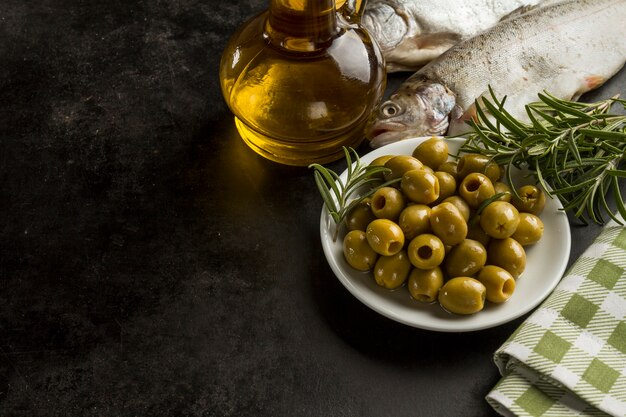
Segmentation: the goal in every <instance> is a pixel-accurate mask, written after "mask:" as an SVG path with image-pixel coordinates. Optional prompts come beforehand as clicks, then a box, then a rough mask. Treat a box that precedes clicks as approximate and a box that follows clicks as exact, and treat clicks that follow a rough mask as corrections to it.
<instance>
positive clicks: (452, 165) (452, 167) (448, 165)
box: [437, 161, 459, 181]
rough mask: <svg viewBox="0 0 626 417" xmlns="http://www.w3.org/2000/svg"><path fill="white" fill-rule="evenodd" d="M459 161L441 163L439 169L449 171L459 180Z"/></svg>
mask: <svg viewBox="0 0 626 417" xmlns="http://www.w3.org/2000/svg"><path fill="white" fill-rule="evenodd" d="M457 164H458V163H457V161H446V162H444V163H443V164H441V165H439V167H438V168H437V171H441V172H447V173H448V174H450V175H452V176H453V177H454V179H455V180H457V181H458V180H459V173H458V172H457Z"/></svg>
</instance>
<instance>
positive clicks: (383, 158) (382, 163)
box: [369, 155, 395, 180]
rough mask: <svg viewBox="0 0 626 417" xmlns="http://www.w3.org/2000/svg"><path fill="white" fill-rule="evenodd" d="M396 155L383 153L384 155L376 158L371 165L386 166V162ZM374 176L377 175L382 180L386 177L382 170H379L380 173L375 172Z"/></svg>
mask: <svg viewBox="0 0 626 417" xmlns="http://www.w3.org/2000/svg"><path fill="white" fill-rule="evenodd" d="M394 156H395V155H382V156H379V157H378V158H375V159H374V160H373V161H372V162H370V163H369V164H370V165H371V166H376V167H384V166H385V164H386V163H387V161H388V160H390V159H391V158H393V157H394ZM373 176H374V177H376V178H380V179H381V180H384V179H385V176H384V175H383V173H382V172H378V173H376V174H374V175H373Z"/></svg>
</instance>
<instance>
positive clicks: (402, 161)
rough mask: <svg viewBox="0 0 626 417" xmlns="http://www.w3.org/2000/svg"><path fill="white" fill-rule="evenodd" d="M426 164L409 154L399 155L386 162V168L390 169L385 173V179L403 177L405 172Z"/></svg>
mask: <svg viewBox="0 0 626 417" xmlns="http://www.w3.org/2000/svg"><path fill="white" fill-rule="evenodd" d="M423 166H424V164H422V163H421V162H420V161H419V160H418V159H417V158H413V157H412V156H409V155H397V156H394V157H393V158H391V159H389V160H388V161H387V162H385V168H389V169H390V171H389V172H386V173H385V180H386V181H390V180H394V179H397V178H402V176H403V175H404V173H405V172H407V171H410V170H412V169H420V168H422V167H423Z"/></svg>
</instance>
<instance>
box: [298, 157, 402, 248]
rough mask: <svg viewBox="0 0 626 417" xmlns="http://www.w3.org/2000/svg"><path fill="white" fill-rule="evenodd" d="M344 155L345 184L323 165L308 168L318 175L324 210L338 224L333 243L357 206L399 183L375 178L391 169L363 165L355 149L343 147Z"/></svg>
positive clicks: (318, 185)
mask: <svg viewBox="0 0 626 417" xmlns="http://www.w3.org/2000/svg"><path fill="white" fill-rule="evenodd" d="M343 151H344V153H345V155H346V163H347V165H348V168H347V175H346V180H345V182H344V181H342V180H341V178H340V176H339V174H337V173H336V172H334V171H333V170H331V169H328V168H326V167H324V166H322V165H320V164H311V165H309V168H312V169H314V171H315V172H314V176H315V184H316V185H317V189H318V190H319V192H320V194H321V196H322V200H324V207H326V210H328V213H329V215H330V217H331V218H332V219H333V220H334V222H335V226H336V227H335V232H334V234H333V241H334V240H336V239H337V234H338V232H339V226H340V225H341V222H343V220H344V219H345V218H346V215H347V214H348V213H349V212H350V210H351V209H352V208H353V207H354V206H356V205H357V204H359V203H360V202H361V201H363V200H364V199H365V198H367V197H369V196H371V195H372V194H374V193H375V192H376V190H378V189H379V188H382V187H386V186H388V185H390V184H393V183H395V182H398V181H399V179H395V180H391V181H387V182H382V183H381V180H380V177H378V176H376V174H379V173H385V172H388V171H389V168H385V167H383V166H376V165H364V164H363V163H362V162H361V159H360V158H359V155H358V153H357V152H356V151H355V150H354V149H352V148H346V147H344V148H343ZM353 159H354V162H353Z"/></svg>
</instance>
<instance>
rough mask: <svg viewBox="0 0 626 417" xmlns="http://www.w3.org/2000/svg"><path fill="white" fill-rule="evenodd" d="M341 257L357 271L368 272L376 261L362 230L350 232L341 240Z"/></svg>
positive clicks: (375, 256) (376, 256)
mask: <svg viewBox="0 0 626 417" xmlns="http://www.w3.org/2000/svg"><path fill="white" fill-rule="evenodd" d="M343 256H344V257H345V259H346V262H348V264H349V265H350V266H351V267H352V268H354V269H358V270H359V271H369V270H370V269H372V267H373V266H374V264H375V263H376V260H377V259H378V254H377V253H376V252H374V249H372V248H371V246H370V245H369V243H367V236H366V235H365V232H364V231H362V230H352V231H350V232H348V233H347V234H346V236H345V237H344V238H343Z"/></svg>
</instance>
